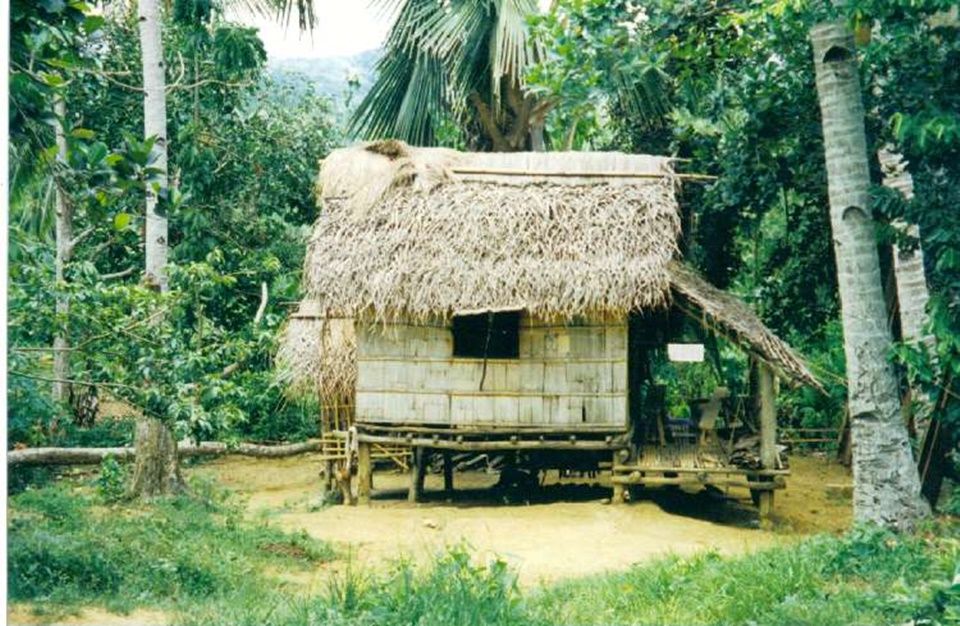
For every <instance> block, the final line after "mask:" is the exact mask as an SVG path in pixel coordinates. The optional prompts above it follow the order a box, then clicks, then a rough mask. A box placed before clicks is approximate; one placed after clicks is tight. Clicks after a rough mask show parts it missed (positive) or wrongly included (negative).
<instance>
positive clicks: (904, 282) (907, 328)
mask: <svg viewBox="0 0 960 626" xmlns="http://www.w3.org/2000/svg"><path fill="white" fill-rule="evenodd" d="M877 158H878V159H879V161H880V169H881V171H882V172H883V184H884V185H885V186H887V187H889V188H890V189H894V190H896V191H899V192H900V193H901V194H903V197H904V198H905V199H906V200H908V201H909V200H912V199H913V177H912V176H911V175H910V172H909V171H907V164H906V162H905V161H904V160H903V156H902V155H901V154H899V153H897V152H894V151H892V149H890V148H884V149H881V150H880V151H879V152H878V153H877ZM893 227H894V228H896V229H898V230H899V231H901V232H902V233H904V234H906V235H907V236H908V237H911V238H913V239H916V240H918V243H917V247H916V248H915V249H913V250H906V251H905V250H901V249H900V246H896V245H895V246H894V247H893V274H894V279H895V281H896V285H897V303H898V305H899V307H900V336H901V338H902V339H903V341H904V343H914V344H916V343H922V344H926V346H927V347H928V348H929V349H930V351H931V354H933V353H934V351H933V348H934V347H935V343H934V342H935V340H934V337H933V335H932V334H930V333H928V332H927V331H926V325H927V302H928V301H929V300H930V291H929V289H928V288H927V277H926V274H925V273H924V267H923V247H922V246H921V245H920V243H919V239H920V228H919V227H918V226H917V225H916V224H908V223H907V222H905V221H903V220H897V221H895V222H893ZM910 399H911V400H913V402H912V405H913V407H912V408H914V409H916V410H915V411H914V413H913V424H914V427H915V428H916V433H917V435H918V436H919V437H920V439H923V435H924V433H925V432H926V428H927V425H928V424H929V416H930V412H931V410H932V404H933V403H932V401H931V400H930V397H929V396H928V395H927V394H926V393H925V392H924V391H923V390H922V389H911V390H910Z"/></svg>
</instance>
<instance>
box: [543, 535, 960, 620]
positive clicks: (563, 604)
mask: <svg viewBox="0 0 960 626" xmlns="http://www.w3.org/2000/svg"><path fill="white" fill-rule="evenodd" d="M935 530H936V534H921V535H917V536H907V537H897V536H895V535H892V534H890V533H887V532H884V531H881V530H878V529H860V530H855V531H853V532H851V533H849V534H848V535H847V536H846V537H843V538H836V537H829V536H819V537H812V538H810V539H806V540H803V541H801V542H798V543H797V544H796V545H792V546H788V547H780V548H772V549H767V550H763V551H760V552H757V553H755V554H752V555H745V556H740V557H736V558H723V557H720V556H719V555H717V554H715V553H706V554H702V555H699V556H696V557H693V558H685V559H681V558H669V559H666V560H663V561H660V562H657V563H653V564H650V565H645V566H640V567H635V568H633V569H631V570H629V571H627V572H625V573H620V574H610V575H605V576H600V577H595V578H590V579H586V580H581V581H575V582H571V583H567V584H564V585H560V586H557V587H554V588H551V589H549V590H546V591H545V592H543V593H542V594H541V595H540V596H539V597H538V598H537V602H536V608H535V611H534V615H535V616H537V617H540V618H543V619H545V620H547V619H551V618H552V619H553V620H554V621H556V622H558V623H564V624H689V625H696V624H778V625H780V624H783V625H788V624H816V625H818V626H827V625H832V624H836V625H838V626H839V625H844V626H846V625H850V624H870V625H873V624H901V623H905V622H908V621H909V620H910V619H914V618H920V617H929V618H937V619H940V618H942V611H941V607H940V606H939V604H944V603H946V604H950V603H952V606H953V610H958V609H960V598H958V597H957V595H956V592H957V591H958V590H957V589H953V588H951V581H952V579H953V577H954V572H955V570H956V568H957V564H958V557H960V551H958V548H957V541H956V537H957V528H956V527H955V526H952V525H938V526H937V527H936V528H935ZM938 603H939V604H938Z"/></svg>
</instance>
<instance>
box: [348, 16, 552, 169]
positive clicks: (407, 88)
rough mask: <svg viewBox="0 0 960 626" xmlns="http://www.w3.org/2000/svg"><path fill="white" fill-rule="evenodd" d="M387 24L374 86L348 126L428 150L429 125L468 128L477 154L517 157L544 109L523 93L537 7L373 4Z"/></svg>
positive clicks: (534, 50) (532, 58)
mask: <svg viewBox="0 0 960 626" xmlns="http://www.w3.org/2000/svg"><path fill="white" fill-rule="evenodd" d="M376 4H377V5H379V7H380V8H381V9H383V10H384V11H385V13H386V14H388V15H391V16H394V18H395V19H394V21H393V25H392V27H391V28H390V32H389V34H388V35H387V41H386V44H385V47H386V52H385V53H384V55H383V57H382V58H381V60H380V62H379V63H378V65H377V72H378V76H377V80H376V82H374V84H373V86H372V87H371V89H370V92H369V93H368V94H367V96H366V97H365V98H364V99H363V101H362V102H361V103H360V105H359V106H358V107H357V110H356V111H355V112H354V115H353V118H352V120H351V130H352V131H353V132H354V133H356V134H359V135H361V136H364V137H369V138H383V137H393V138H397V139H403V140H405V141H408V142H410V143H413V144H417V145H431V144H433V143H435V141H436V137H435V134H434V133H435V129H436V125H437V124H438V123H439V122H440V121H441V120H443V119H444V118H448V119H450V118H452V119H455V120H457V121H459V122H461V123H462V124H464V125H475V126H476V127H477V128H478V130H479V133H478V134H479V135H480V136H481V137H482V139H481V141H482V142H483V143H484V144H486V145H484V146H482V147H488V148H492V149H494V150H496V151H511V150H521V149H523V148H524V147H527V146H529V145H530V141H531V138H530V136H531V130H533V131H534V132H533V134H534V136H535V137H536V136H538V134H539V133H538V130H537V129H542V127H543V120H544V117H545V116H546V114H547V111H548V110H549V108H550V104H549V103H548V102H546V101H544V100H542V99H539V98H536V97H535V96H533V95H532V94H530V93H527V92H526V90H525V89H524V82H523V77H524V73H525V71H526V69H527V68H528V67H530V66H531V65H532V64H533V63H535V62H536V61H537V60H538V59H539V58H540V57H541V55H542V51H541V50H540V48H539V46H538V45H537V43H536V42H535V41H533V40H532V39H531V38H530V37H529V36H528V33H527V28H526V19H527V17H528V16H529V15H532V14H534V13H536V12H537V10H538V7H537V0H452V1H451V2H446V3H445V2H437V1H436V0H377V2H376Z"/></svg>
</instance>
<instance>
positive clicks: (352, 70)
mask: <svg viewBox="0 0 960 626" xmlns="http://www.w3.org/2000/svg"><path fill="white" fill-rule="evenodd" d="M382 52H383V50H381V49H379V48H378V49H375V50H367V51H366V52H360V53H358V54H353V55H350V56H338V57H325V58H313V59H309V58H297V59H279V60H276V61H270V62H268V64H267V70H268V71H269V72H270V74H271V75H272V77H273V79H274V80H276V81H279V82H281V83H284V84H294V85H303V86H304V88H305V87H307V85H312V86H313V88H314V90H315V91H316V92H317V93H320V94H323V95H325V96H330V98H332V99H333V100H334V101H335V102H336V103H337V104H338V106H344V104H345V103H344V102H343V100H344V97H345V96H346V94H347V87H348V81H349V80H351V79H352V78H356V80H358V81H359V87H358V88H357V91H356V92H354V93H353V95H352V98H351V104H352V105H354V106H355V105H356V104H357V103H358V102H359V101H360V99H362V98H363V96H364V95H366V93H367V91H369V90H370V86H371V85H372V84H373V79H374V76H375V74H374V66H375V65H376V63H377V60H378V59H379V58H380V55H381V54H382ZM304 79H306V80H304Z"/></svg>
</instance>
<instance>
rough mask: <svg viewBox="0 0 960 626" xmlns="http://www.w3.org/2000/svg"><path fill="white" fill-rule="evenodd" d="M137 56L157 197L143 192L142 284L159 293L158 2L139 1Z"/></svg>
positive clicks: (163, 172)
mask: <svg viewBox="0 0 960 626" xmlns="http://www.w3.org/2000/svg"><path fill="white" fill-rule="evenodd" d="M139 8H140V15H139V20H140V54H141V57H142V60H143V91H144V94H143V131H144V135H145V136H146V137H147V138H149V137H156V144H155V148H156V152H157V160H156V162H155V163H154V167H155V168H157V169H158V170H160V174H159V178H160V181H159V182H160V184H159V193H157V192H155V191H154V190H153V189H152V188H151V189H147V215H146V221H147V228H146V237H145V241H144V247H145V253H146V272H145V274H144V280H145V281H146V282H147V284H149V285H152V286H155V287H157V288H158V289H159V290H160V291H166V290H167V275H166V271H165V266H166V264H167V217H166V215H165V214H162V213H158V212H157V205H158V203H159V200H160V196H161V195H165V193H166V191H167V185H168V183H167V99H166V77H165V75H164V63H163V41H162V39H161V21H160V20H161V17H160V7H159V0H140V5H139Z"/></svg>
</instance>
